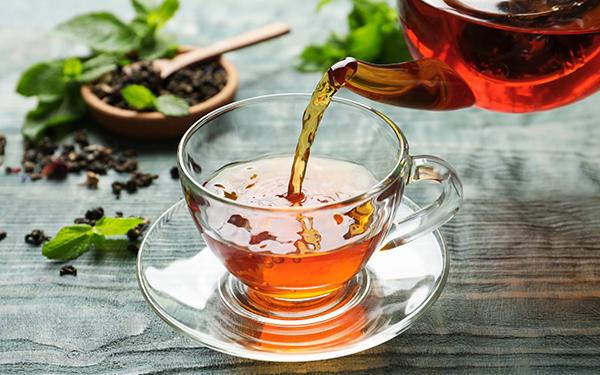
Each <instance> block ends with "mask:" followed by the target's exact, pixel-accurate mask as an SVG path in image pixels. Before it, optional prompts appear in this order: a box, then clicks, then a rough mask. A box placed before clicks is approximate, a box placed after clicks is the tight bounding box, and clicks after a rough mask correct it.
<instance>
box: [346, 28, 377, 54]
mask: <svg viewBox="0 0 600 375" xmlns="http://www.w3.org/2000/svg"><path fill="white" fill-rule="evenodd" d="M382 41H383V38H382V37H381V33H380V28H379V24H377V23H370V24H366V25H364V26H361V27H359V28H357V29H354V30H352V31H351V32H350V34H348V40H347V50H348V55H349V56H360V59H361V60H365V61H374V60H376V59H377V57H378V56H379V54H380V50H381V43H382Z"/></svg>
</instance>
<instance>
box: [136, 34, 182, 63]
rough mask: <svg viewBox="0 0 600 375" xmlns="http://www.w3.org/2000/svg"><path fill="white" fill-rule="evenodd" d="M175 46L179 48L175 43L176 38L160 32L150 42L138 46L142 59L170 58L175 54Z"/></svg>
mask: <svg viewBox="0 0 600 375" xmlns="http://www.w3.org/2000/svg"><path fill="white" fill-rule="evenodd" d="M177 48H179V44H177V40H176V38H175V37H174V36H173V35H171V34H167V33H162V32H161V33H159V34H158V35H156V36H155V38H154V39H153V40H152V41H151V42H149V43H147V44H145V45H143V46H142V47H141V48H140V51H139V55H140V58H142V59H143V60H154V59H161V58H170V57H173V56H175V55H176V53H177Z"/></svg>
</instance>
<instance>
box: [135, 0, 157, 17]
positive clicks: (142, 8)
mask: <svg viewBox="0 0 600 375" xmlns="http://www.w3.org/2000/svg"><path fill="white" fill-rule="evenodd" d="M131 6H132V7H133V9H134V10H135V12H136V13H137V14H139V15H146V14H147V13H148V12H149V11H150V10H151V9H154V8H156V2H155V1H153V0H131Z"/></svg>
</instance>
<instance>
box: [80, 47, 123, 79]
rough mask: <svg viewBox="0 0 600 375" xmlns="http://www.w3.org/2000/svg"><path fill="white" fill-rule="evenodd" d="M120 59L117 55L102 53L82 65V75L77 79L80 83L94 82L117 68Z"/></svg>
mask: <svg viewBox="0 0 600 375" xmlns="http://www.w3.org/2000/svg"><path fill="white" fill-rule="evenodd" d="M117 62H118V57H117V56H115V55H110V54H105V53H101V54H99V55H97V56H94V57H92V58H90V59H87V60H85V61H84V62H83V64H82V65H81V67H82V70H83V71H82V73H81V75H80V76H79V77H77V81H79V82H83V83H85V82H90V81H94V80H96V79H98V78H100V77H102V76H103V75H104V74H106V73H108V72H110V71H111V70H115V69H116V68H117Z"/></svg>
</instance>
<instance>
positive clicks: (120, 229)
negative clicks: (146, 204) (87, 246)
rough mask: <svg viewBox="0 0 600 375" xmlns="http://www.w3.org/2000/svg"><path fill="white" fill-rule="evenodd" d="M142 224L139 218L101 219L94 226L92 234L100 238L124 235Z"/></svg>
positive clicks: (142, 220)
mask: <svg viewBox="0 0 600 375" xmlns="http://www.w3.org/2000/svg"><path fill="white" fill-rule="evenodd" d="M143 222H144V219H142V218H141V217H103V218H102V219H100V220H98V222H97V223H96V225H95V226H94V233H96V234H99V235H101V236H121V235H126V234H127V232H128V231H129V230H130V229H133V228H135V227H137V226H138V225H140V224H141V223H143Z"/></svg>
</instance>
